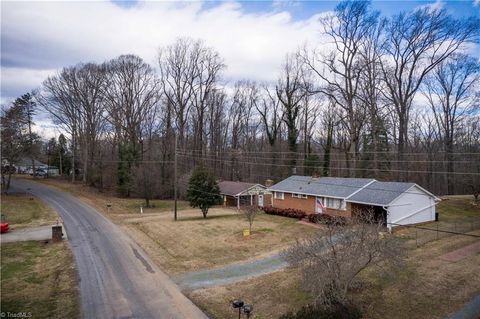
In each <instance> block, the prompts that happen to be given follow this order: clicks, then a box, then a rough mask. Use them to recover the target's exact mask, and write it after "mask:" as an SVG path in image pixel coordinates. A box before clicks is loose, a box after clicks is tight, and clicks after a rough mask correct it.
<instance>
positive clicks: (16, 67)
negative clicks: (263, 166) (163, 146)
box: [1, 1, 321, 100]
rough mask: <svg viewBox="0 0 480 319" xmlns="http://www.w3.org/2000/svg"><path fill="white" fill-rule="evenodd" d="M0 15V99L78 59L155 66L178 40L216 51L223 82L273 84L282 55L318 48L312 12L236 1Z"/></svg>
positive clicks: (80, 6) (16, 9) (11, 10)
mask: <svg viewBox="0 0 480 319" xmlns="http://www.w3.org/2000/svg"><path fill="white" fill-rule="evenodd" d="M1 11H2V16H1V18H2V19H1V20H2V22H1V27H2V28H1V38H2V48H1V66H2V100H3V99H5V96H14V95H18V94H20V92H24V91H29V90H31V89H33V88H35V87H36V86H38V85H39V84H40V83H41V82H42V80H43V78H42V77H46V76H47V75H48V74H51V73H52V70H55V69H59V68H61V67H63V66H68V65H74V64H76V63H79V62H91V61H93V62H103V61H105V60H108V59H111V58H114V57H116V56H118V55H120V54H125V53H132V54H137V55H139V56H141V57H142V58H143V59H144V60H145V61H147V62H148V63H151V64H152V65H155V63H156V55H157V50H158V48H159V47H160V46H165V45H168V44H170V43H172V42H173V41H175V39H176V38H177V37H184V36H189V37H193V38H200V39H203V40H205V42H206V43H207V45H209V46H212V47H214V48H215V49H216V50H217V51H219V53H220V55H221V56H222V57H223V58H224V59H225V63H226V64H227V65H228V69H227V71H226V72H225V78H226V79H229V80H234V79H240V78H249V79H254V80H260V81H272V80H274V79H275V78H276V76H277V74H278V71H279V67H280V65H281V63H282V61H283V59H284V57H285V55H286V54H287V53H289V52H292V51H294V50H296V49H297V48H298V47H299V46H301V45H303V44H304V43H305V42H309V43H319V41H320V37H319V31H320V29H321V28H320V25H319V21H318V15H317V16H315V15H314V16H312V17H311V18H309V19H306V20H300V21H293V20H292V18H291V16H290V14H289V13H288V12H287V11H281V10H274V9H272V12H263V13H247V12H245V10H243V8H242V5H241V4H240V3H238V2H226V3H220V4H218V5H215V6H213V7H212V6H211V5H209V6H208V8H207V7H206V6H205V5H204V4H203V3H201V2H181V3H178V2H134V3H133V5H128V6H127V5H121V3H120V5H118V3H117V4H116V3H112V2H107V1H103V2H13V1H12V2H10V1H9V2H2V10H1ZM22 79H23V80H22ZM22 82H23V84H22Z"/></svg>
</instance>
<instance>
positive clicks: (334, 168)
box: [179, 154, 480, 176]
mask: <svg viewBox="0 0 480 319" xmlns="http://www.w3.org/2000/svg"><path fill="white" fill-rule="evenodd" d="M179 155H180V156H182V157H188V158H192V159H203V160H207V161H215V162H229V161H230V160H224V159H208V158H198V157H195V156H190V155H181V154H179ZM237 163H242V164H247V165H263V166H281V167H299V168H305V167H306V168H313V167H312V166H308V165H287V164H275V165H272V164H271V163H258V162H257V163H254V162H245V161H237ZM329 169H330V170H353V171H374V172H379V171H387V172H396V173H412V174H413V173H415V174H453V175H473V176H477V175H478V176H480V173H467V172H443V171H440V172H439V171H432V172H429V171H417V170H399V169H381V168H380V169H371V168H347V167H330V168H329Z"/></svg>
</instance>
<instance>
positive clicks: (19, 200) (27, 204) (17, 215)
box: [1, 193, 58, 228]
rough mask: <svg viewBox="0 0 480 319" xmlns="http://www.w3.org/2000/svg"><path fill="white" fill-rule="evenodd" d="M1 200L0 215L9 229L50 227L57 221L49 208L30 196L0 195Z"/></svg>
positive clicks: (55, 215) (56, 217)
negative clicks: (0, 214)
mask: <svg viewBox="0 0 480 319" xmlns="http://www.w3.org/2000/svg"><path fill="white" fill-rule="evenodd" d="M1 200H2V205H1V213H2V214H3V215H5V217H6V220H7V222H8V223H9V225H10V227H11V228H23V227H36V226H43V225H50V224H53V223H54V222H55V221H57V219H58V216H57V214H56V213H55V212H54V211H53V210H52V209H51V208H50V207H48V206H47V205H45V204H44V203H43V202H42V201H41V200H40V199H38V198H36V197H34V196H32V195H30V194H20V193H16V194H9V195H4V194H2V197H1Z"/></svg>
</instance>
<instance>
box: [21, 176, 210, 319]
mask: <svg viewBox="0 0 480 319" xmlns="http://www.w3.org/2000/svg"><path fill="white" fill-rule="evenodd" d="M13 186H14V187H15V188H17V189H18V188H19V189H23V190H27V188H30V190H29V191H30V192H31V193H32V194H34V195H35V196H38V197H40V198H42V199H43V200H44V201H45V202H46V203H47V204H48V205H50V206H51V207H52V208H54V209H55V210H56V211H57V212H58V213H59V215H60V216H61V217H62V219H63V222H64V225H65V228H66V231H67V233H68V237H69V239H70V245H71V248H72V251H73V254H74V256H75V262H76V266H77V269H78V274H79V279H80V296H81V310H82V316H83V317H84V318H155V319H160V318H168V319H170V318H172V319H173V318H188V319H195V318H205V319H206V318H207V317H206V316H205V315H204V314H203V313H202V312H201V311H200V310H199V309H198V308H197V307H196V306H195V305H194V304H193V303H192V302H191V301H190V300H189V299H187V298H186V297H185V296H184V295H183V294H182V293H181V292H180V289H179V288H178V286H177V285H176V284H175V283H173V281H171V280H170V278H169V277H168V276H167V275H166V274H165V273H163V272H162V271H161V270H160V269H159V268H158V267H156V266H155V264H154V263H153V262H152V261H151V260H150V258H149V257H148V256H147V255H146V254H145V252H143V250H142V249H141V248H140V247H139V246H137V245H136V244H135V243H134V242H133V240H131V239H130V237H128V236H127V235H126V234H124V233H123V232H122V231H121V230H120V229H119V228H118V227H117V226H116V225H114V224H113V223H112V222H111V221H109V220H108V219H107V218H105V217H104V216H103V215H101V214H100V213H99V212H97V211H96V210H95V209H93V208H92V207H90V206H88V205H86V204H84V203H82V202H81V201H80V200H78V199H76V198H74V197H73V196H71V195H69V194H66V193H64V192H62V191H60V190H57V189H54V188H51V187H48V186H45V185H42V184H38V183H35V182H31V181H26V180H13Z"/></svg>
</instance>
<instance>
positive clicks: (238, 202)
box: [237, 196, 240, 209]
mask: <svg viewBox="0 0 480 319" xmlns="http://www.w3.org/2000/svg"><path fill="white" fill-rule="evenodd" d="M237 209H240V196H237Z"/></svg>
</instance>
